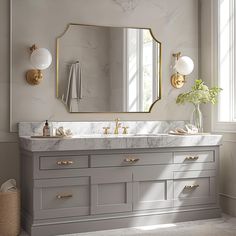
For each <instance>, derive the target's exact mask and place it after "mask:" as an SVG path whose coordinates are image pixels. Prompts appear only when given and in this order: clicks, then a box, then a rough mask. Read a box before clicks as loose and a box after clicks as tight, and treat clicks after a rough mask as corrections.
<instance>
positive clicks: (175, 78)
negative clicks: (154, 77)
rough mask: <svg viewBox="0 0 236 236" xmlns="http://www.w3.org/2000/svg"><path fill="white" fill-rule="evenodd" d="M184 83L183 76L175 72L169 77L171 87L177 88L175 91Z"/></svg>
mask: <svg viewBox="0 0 236 236" xmlns="http://www.w3.org/2000/svg"><path fill="white" fill-rule="evenodd" d="M185 82H186V79H185V76H184V75H181V74H179V73H178V72H176V73H175V74H173V75H172V76H171V85H172V86H173V87H174V88H177V89H179V88H182V87H183V86H184V83H185Z"/></svg>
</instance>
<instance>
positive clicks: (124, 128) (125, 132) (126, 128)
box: [122, 126, 129, 134]
mask: <svg viewBox="0 0 236 236" xmlns="http://www.w3.org/2000/svg"><path fill="white" fill-rule="evenodd" d="M122 128H123V134H128V128H129V127H128V126H126V127H122Z"/></svg>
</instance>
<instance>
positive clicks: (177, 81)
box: [171, 52, 186, 89]
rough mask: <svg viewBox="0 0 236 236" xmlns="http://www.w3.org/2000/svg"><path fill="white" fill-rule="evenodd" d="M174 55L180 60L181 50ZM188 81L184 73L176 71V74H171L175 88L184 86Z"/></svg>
mask: <svg viewBox="0 0 236 236" xmlns="http://www.w3.org/2000/svg"><path fill="white" fill-rule="evenodd" d="M172 56H173V57H174V58H175V59H176V60H179V58H180V56H181V52H178V53H174V54H172ZM185 82H186V80H185V76H184V75H181V74H179V73H178V72H176V73H175V74H173V75H172V76H171V85H172V86H173V87H174V88H177V89H179V88H182V87H183V86H184V83H185Z"/></svg>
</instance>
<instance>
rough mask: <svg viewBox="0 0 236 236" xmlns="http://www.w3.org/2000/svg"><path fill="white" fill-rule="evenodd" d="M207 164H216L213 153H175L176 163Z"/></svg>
mask: <svg viewBox="0 0 236 236" xmlns="http://www.w3.org/2000/svg"><path fill="white" fill-rule="evenodd" d="M207 162H215V158H214V152H213V151H200V152H175V153H174V163H178V164H192V163H207Z"/></svg>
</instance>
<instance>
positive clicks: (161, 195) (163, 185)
mask: <svg viewBox="0 0 236 236" xmlns="http://www.w3.org/2000/svg"><path fill="white" fill-rule="evenodd" d="M133 178H134V183H133V204H134V205H133V207H134V208H133V209H134V210H149V209H158V208H167V207H172V206H173V171H172V167H171V166H166V165H163V166H150V167H138V168H135V170H134V177H133Z"/></svg>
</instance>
